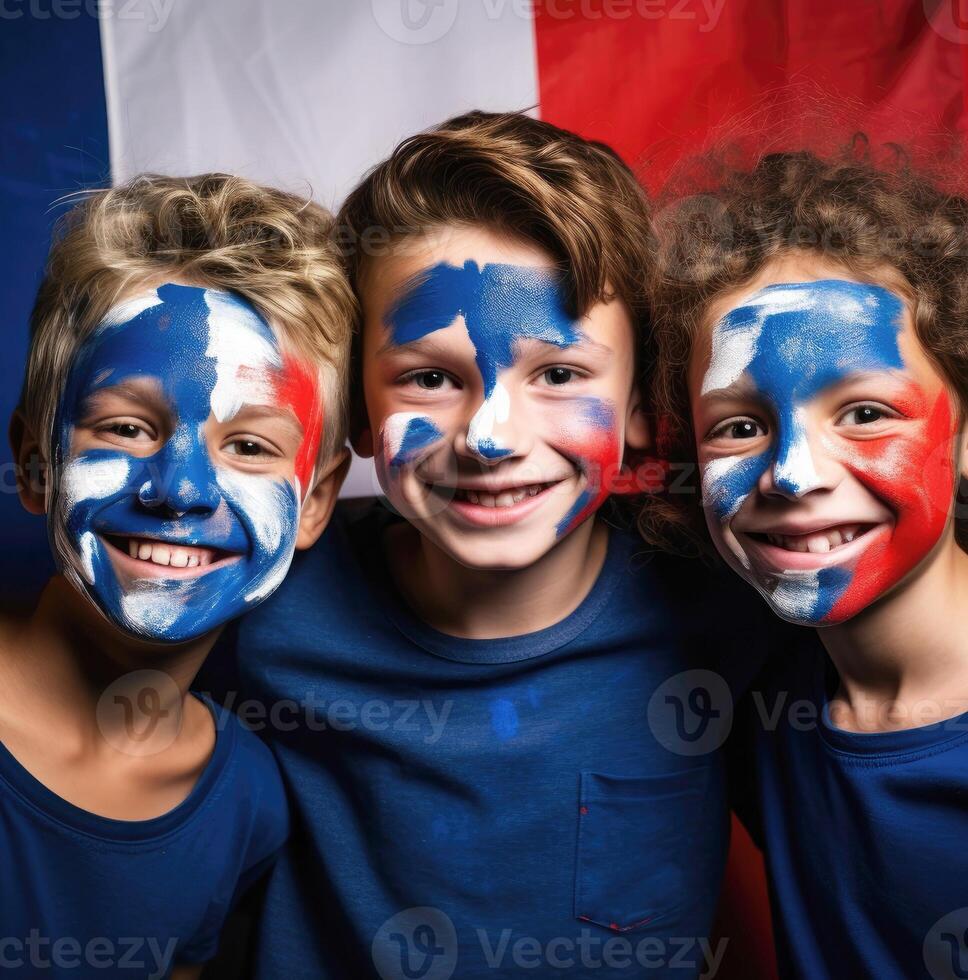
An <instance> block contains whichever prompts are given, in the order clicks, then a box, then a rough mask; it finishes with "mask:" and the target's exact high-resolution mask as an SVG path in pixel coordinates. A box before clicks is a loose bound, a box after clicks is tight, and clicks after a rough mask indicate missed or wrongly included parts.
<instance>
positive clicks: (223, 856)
mask: <svg viewBox="0 0 968 980" xmlns="http://www.w3.org/2000/svg"><path fill="white" fill-rule="evenodd" d="M329 236H330V218H329V216H328V215H327V214H326V213H325V212H323V211H322V210H321V209H320V208H318V207H316V206H315V205H313V204H312V203H310V202H308V201H305V200H301V199H299V198H296V197H294V196H292V195H289V194H285V193H282V192H280V191H275V190H270V189H268V188H264V187H260V186H258V185H256V184H253V183H251V182H249V181H246V180H242V179H240V178H236V177H229V176H226V175H221V174H208V175H203V176H201V177H195V178H187V179H179V178H170V177H160V176H144V177H139V178H137V179H135V180H134V181H132V182H131V183H129V184H125V185H123V186H120V187H116V188H114V189H111V190H106V191H100V192H96V193H93V194H91V195H89V196H88V197H87V199H86V200H85V201H83V203H81V204H79V205H78V206H77V207H75V208H74V209H73V210H72V211H71V212H70V213H69V214H68V215H67V217H66V221H65V223H64V225H63V226H62V228H61V229H60V232H59V234H58V236H57V238H56V239H55V242H54V244H53V246H52V249H51V253H50V258H49V263H48V267H47V270H46V273H45V276H44V279H43V282H42V284H41V286H40V291H39V293H38V297H37V302H36V305H35V308H34V312H33V318H32V331H31V344H30V352H29V360H28V364H27V372H26V379H25V382H24V389H23V395H22V399H21V402H20V406H19V408H18V409H17V412H16V413H15V415H14V418H13V420H12V422H11V426H10V435H11V441H12V443H13V448H14V453H15V456H16V459H17V461H18V463H19V473H20V480H19V492H20V497H21V500H22V502H23V504H24V506H25V507H26V508H27V510H29V511H30V512H31V513H34V514H37V515H44V514H45V515H46V518H47V524H48V529H49V536H50V542H51V547H52V549H53V552H54V555H55V558H56V560H57V565H58V574H57V575H56V576H55V577H54V578H53V579H51V581H50V582H49V583H48V585H47V587H46V588H45V589H44V591H43V594H42V595H41V596H40V599H39V601H38V603H37V605H36V608H35V609H33V610H32V611H31V612H30V613H29V614H28V615H26V616H25V617H23V618H17V617H12V616H4V618H3V619H2V620H0V692H2V693H0V922H2V927H3V936H4V939H3V941H2V944H0V957H2V959H0V964H2V967H3V970H4V972H5V973H10V974H11V975H14V976H29V977H39V976H58V977H61V976H75V975H83V976H91V975H94V974H95V972H96V971H103V970H108V971H109V972H110V973H111V975H123V974H124V973H125V972H126V971H127V970H129V969H130V970H135V971H137V975H139V976H151V977H162V976H168V975H169V972H170V971H171V970H172V969H174V971H175V972H174V974H173V975H174V976H177V977H189V976H196V975H197V974H198V972H199V969H200V964H202V963H204V962H205V961H206V960H208V959H210V958H211V957H212V955H213V954H214V952H215V948H216V944H217V942H218V937H219V932H220V930H221V927H222V923H223V921H224V920H225V917H226V915H227V914H228V912H229V910H230V908H231V907H232V906H233V904H234V902H235V900H236V899H237V898H238V897H239V896H240V895H241V894H242V893H243V892H244V891H245V890H246V889H247V887H248V886H249V885H250V884H251V883H252V882H253V881H255V880H256V879H257V878H259V877H260V876H261V875H262V874H263V873H264V872H265V871H266V869H267V868H268V867H269V866H270V865H271V863H272V862H273V861H274V859H275V856H276V854H277V853H278V851H279V849H280V847H281V846H282V844H283V842H284V840H285V838H286V835H287V829H288V817H287V807H286V801H285V795H284V792H283V787H282V782H281V780H280V778H279V773H278V770H277V769H276V766H275V763H274V762H273V760H272V757H271V755H270V753H269V752H268V750H267V749H266V748H265V747H264V746H263V745H262V744H261V743H260V742H259V741H258V740H257V739H256V738H255V736H254V735H252V733H251V732H248V731H246V730H245V729H244V728H243V727H242V726H241V725H240V724H239V723H238V721H237V720H236V719H235V718H234V717H233V716H231V715H229V714H228V713H227V712H225V711H223V710H222V709H220V708H218V707H217V706H216V705H215V704H213V703H212V702H211V701H210V700H209V699H207V698H204V697H202V696H200V695H195V694H193V693H192V691H191V690H190V688H191V685H192V683H193V680H194V678H195V675H196V672H197V671H198V669H199V667H200V665H201V664H202V662H203V661H204V659H205V657H206V655H207V654H208V652H209V650H210V649H211V647H212V645H213V643H214V642H215V639H216V637H217V636H218V635H219V633H220V631H221V629H222V628H223V626H224V625H225V623H226V622H227V621H229V620H230V619H232V618H233V617H235V616H237V615H239V614H240V613H244V612H246V611H248V610H249V609H252V608H253V607H255V606H256V605H257V604H258V603H259V602H261V601H262V600H263V599H265V597H266V596H268V595H269V594H270V593H271V592H272V591H273V590H274V589H275V588H276V586H277V585H278V584H279V582H280V581H281V580H282V578H283V577H284V576H285V573H286V570H287V568H288V566H289V563H290V561H291V560H292V556H293V552H294V550H295V549H298V548H306V547H307V546H308V545H310V544H311V543H312V542H313V541H315V539H316V538H317V537H318V536H319V534H320V532H321V530H322V528H323V526H324V524H325V523H326V520H327V518H328V515H329V512H330V509H331V507H332V505H333V502H334V500H335V496H336V492H337V490H338V487H339V483H340V479H341V476H342V473H343V471H344V470H345V464H346V450H345V449H344V448H343V442H344V439H345V418H344V416H345V412H344V390H345V378H346V364H347V358H348V354H349V346H350V333H351V330H352V327H353V324H354V322H355V316H356V304H355V302H354V300H353V297H352V294H351V293H350V291H349V288H348V285H347V283H346V280H345V277H344V275H343V273H342V270H341V268H340V265H339V262H338V259H337V256H336V253H335V251H334V249H333V247H332V244H331V242H330V239H329Z"/></svg>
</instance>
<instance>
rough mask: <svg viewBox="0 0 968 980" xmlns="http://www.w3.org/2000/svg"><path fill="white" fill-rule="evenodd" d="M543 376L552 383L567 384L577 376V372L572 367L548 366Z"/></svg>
mask: <svg viewBox="0 0 968 980" xmlns="http://www.w3.org/2000/svg"><path fill="white" fill-rule="evenodd" d="M542 377H543V378H544V380H545V381H546V382H547V383H548V384H550V385H566V384H568V382H569V381H571V380H572V378H574V377H575V372H574V371H572V369H571V368H566V367H553V368H548V370H547V371H545V373H544V374H543V375H542Z"/></svg>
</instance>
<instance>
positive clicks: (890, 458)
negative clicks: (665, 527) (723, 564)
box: [701, 280, 955, 625]
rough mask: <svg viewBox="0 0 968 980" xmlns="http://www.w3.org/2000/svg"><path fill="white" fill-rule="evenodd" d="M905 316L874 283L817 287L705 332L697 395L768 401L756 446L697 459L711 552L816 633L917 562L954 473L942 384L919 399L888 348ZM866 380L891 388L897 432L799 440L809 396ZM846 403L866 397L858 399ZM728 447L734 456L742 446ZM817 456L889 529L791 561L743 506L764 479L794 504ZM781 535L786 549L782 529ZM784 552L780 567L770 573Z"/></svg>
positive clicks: (834, 522) (893, 348) (940, 523)
mask: <svg viewBox="0 0 968 980" xmlns="http://www.w3.org/2000/svg"><path fill="white" fill-rule="evenodd" d="M903 312H904V311H903V306H902V303H901V300H900V299H899V298H898V297H897V296H895V295H894V294H893V293H891V292H889V291H888V290H886V289H883V288H881V287H879V286H871V285H865V284H861V283H855V282H847V281H841V280H823V281H818V282H806V283H791V284H779V285H773V286H767V287H766V288H764V289H762V290H760V291H759V292H757V293H755V294H754V295H753V296H750V297H748V298H746V299H745V300H743V302H742V303H741V304H740V305H739V306H737V307H735V308H734V309H732V310H731V311H730V312H729V313H727V314H726V316H724V317H723V318H722V320H720V322H719V323H718V324H717V325H716V327H715V329H714V333H713V341H712V354H711V359H710V363H709V368H708V370H707V372H706V374H705V377H704V379H703V383H702V392H701V394H702V395H703V396H706V395H710V394H711V393H714V392H721V391H722V389H728V388H731V387H732V386H737V390H738V391H745V390H747V389H748V390H749V391H750V393H751V395H752V397H754V398H755V399H756V400H757V401H759V402H760V403H762V404H764V405H765V406H766V407H767V409H768V412H769V415H770V416H771V417H772V424H771V426H770V428H771V431H770V433H769V436H770V445H769V448H768V449H767V450H766V451H765V452H762V453H760V454H758V455H755V456H749V455H734V456H719V457H715V458H712V459H710V460H709V461H708V462H706V464H705V466H704V469H703V502H704V506H705V508H706V512H707V519H708V522H709V524H710V530H711V532H712V534H713V537H714V539H715V540H716V543H717V546H720V549H721V550H723V549H727V550H728V552H729V554H728V555H727V557H728V558H729V557H731V558H733V559H734V560H735V561H736V562H738V564H739V565H740V566H741V568H742V572H741V574H743V575H744V577H746V578H747V579H748V580H750V581H751V582H752V584H754V585H755V586H756V587H757V588H758V589H759V590H760V591H761V592H762V593H763V594H764V595H765V597H766V598H767V600H768V601H769V602H770V603H771V604H772V605H773V607H774V609H775V610H776V611H777V612H778V613H779V614H780V615H781V616H783V617H784V618H787V619H790V620H793V621H795V622H800V623H808V624H814V625H817V624H829V623H835V622H842V621H844V620H845V619H849V618H851V617H852V616H855V615H857V613H858V612H860V611H861V610H862V609H864V608H865V607H866V606H867V605H869V604H870V603H871V602H873V601H874V600H875V599H876V598H878V597H879V596H881V595H883V594H884V593H885V592H886V591H888V590H889V589H891V588H892V587H893V586H895V585H897V584H898V582H900V581H901V580H902V579H903V578H904V577H905V576H906V575H907V574H908V573H909V572H910V571H911V570H912V569H913V568H915V567H916V566H917V565H918V564H919V563H920V562H921V561H922V560H923V559H924V558H925V557H926V556H927V555H928V553H929V552H930V551H931V550H932V548H933V547H934V546H935V545H936V544H937V542H938V540H939V539H940V537H941V535H942V533H943V531H944V528H945V526H946V524H947V521H948V516H949V514H950V511H951V507H952V501H953V493H954V479H955V476H954V467H953V464H952V460H951V456H950V453H949V452H947V449H948V448H949V447H950V440H951V438H952V436H953V435H954V433H955V424H954V419H953V415H952V412H951V407H950V403H949V399H948V396H947V394H946V393H945V392H944V390H941V391H940V393H938V394H936V395H934V396H929V395H927V393H926V392H925V391H924V390H923V389H922V388H921V387H920V386H919V385H918V384H916V383H914V382H913V381H911V380H910V377H909V375H907V374H906V370H907V365H906V364H905V363H904V359H903V357H902V354H901V349H900V346H899V334H900V331H901V330H902V328H903ZM874 373H880V374H884V373H887V374H892V375H894V377H895V382H896V383H900V384H901V388H900V389H899V390H897V391H896V392H893V393H892V395H891V401H892V403H893V404H894V405H895V406H896V407H897V409H898V410H899V412H900V413H901V418H902V419H903V420H905V421H904V424H903V425H901V426H894V427H893V428H892V429H891V430H890V431H888V432H886V433H885V435H884V436H883V437H882V438H877V437H876V436H867V437H865V438H862V439H861V438H854V439H848V438H846V437H842V436H838V435H832V436H831V435H826V436H825V437H824V438H822V439H819V440H811V438H810V432H809V424H810V423H809V407H810V404H811V402H812V401H813V400H814V399H816V398H817V397H818V396H820V395H821V394H822V393H824V392H826V391H829V390H830V389H831V388H832V387H833V386H835V385H837V384H840V383H843V382H845V381H848V380H850V379H851V378H855V377H861V376H863V375H865V374H874ZM874 395H875V398H874V399H867V401H870V400H877V396H879V395H880V392H879V391H878V389H877V388H876V387H875V388H874ZM852 401H853V402H854V403H855V404H858V405H861V404H864V403H865V399H864V398H856V399H852ZM834 432H836V430H834ZM735 443H736V441H735V440H734V443H733V444H735ZM737 448H738V449H739V450H740V451H742V440H738V447H737ZM939 448H941V449H944V450H945V451H944V452H939ZM821 454H822V455H821ZM815 456H816V457H817V458H815ZM820 460H822V461H824V462H825V465H826V461H827V460H831V461H833V462H835V463H836V464H837V465H839V466H841V467H843V469H844V470H845V471H846V472H847V473H849V474H850V475H851V476H852V477H853V478H854V480H855V481H856V482H857V484H860V485H861V486H862V487H863V488H865V490H866V492H867V495H868V496H867V497H866V499H868V500H870V501H872V502H873V504H874V505H875V509H876V508H877V507H879V508H880V509H881V510H886V511H887V512H890V513H891V514H892V515H893V525H892V526H887V525H885V526H883V527H879V526H877V527H868V528H866V529H865V528H861V529H860V530H859V532H858V533H857V534H856V537H854V536H853V535H854V532H853V531H850V532H848V533H850V534H851V539H850V540H849V541H847V542H845V543H842V544H840V545H838V544H836V543H834V544H833V545H832V547H831V548H830V553H829V554H824V553H822V552H821V553H819V554H818V553H810V552H804V551H803V550H802V549H801V550H798V551H796V552H795V553H794V552H793V551H792V550H790V549H787V548H786V547H785V546H784V547H783V548H782V550H781V548H780V547H773V544H772V542H769V543H766V544H764V543H763V542H762V541H757V533H758V536H759V538H765V537H766V536H767V535H768V534H769V533H770V527H769V526H768V525H769V520H765V522H764V520H761V521H760V522H759V524H758V525H757V532H748V531H747V529H746V526H745V525H744V523H743V521H744V518H743V514H744V512H745V511H744V508H746V505H747V503H748V501H749V502H750V503H754V502H755V503H757V504H760V503H762V500H761V498H760V497H757V498H756V500H755V501H750V496H751V495H753V494H759V489H758V488H759V486H760V482H761V480H762V479H763V478H764V476H765V475H766V474H767V473H769V476H770V485H771V487H772V489H773V491H774V497H775V496H776V495H783V496H784V497H785V498H787V500H789V501H799V500H802V499H804V498H808V497H809V495H810V493H811V492H812V491H814V490H815V489H817V488H818V487H820V486H822V485H823V481H822V479H821V477H820V476H819V474H818V461H820ZM834 506H836V505H834ZM849 509H850V508H848V510H849ZM796 513H797V511H796V504H795V503H790V504H789V505H788V506H785V507H784V515H785V517H786V518H787V519H788V520H792V519H793V518H794V517H795V516H796ZM738 515H739V516H738ZM824 516H825V518H827V519H828V520H827V522H826V524H825V525H824V526H825V527H827V528H832V529H836V527H837V526H838V525H839V526H843V527H845V528H852V527H853V524H854V523H855V522H856V523H857V524H864V522H863V521H860V520H858V519H857V517H856V512H855V513H854V514H852V513H850V512H846V513H844V512H841V513H837V514H834V513H832V512H831V505H826V507H825V512H824ZM745 520H746V521H747V522H748V521H749V520H750V518H749V517H748V516H747V517H746V518H745ZM773 520H774V527H777V526H778V525H777V524H776V523H775V518H774V519H773ZM888 524H890V522H888ZM868 535H869V537H868ZM779 536H780V538H781V539H782V540H784V541H785V540H786V539H787V538H789V537H791V536H792V535H791V534H789V533H787V534H784V533H780V534H779ZM834 540H835V541H836V539H834ZM829 543H830V542H829V541H828V544H829ZM841 548H842V549H843V550H844V555H843V558H842V560H839V554H838V553H839V550H840V549H841ZM783 554H786V555H788V556H789V563H790V567H777V563H778V562H779V561H780V560H781V556H782V555H783Z"/></svg>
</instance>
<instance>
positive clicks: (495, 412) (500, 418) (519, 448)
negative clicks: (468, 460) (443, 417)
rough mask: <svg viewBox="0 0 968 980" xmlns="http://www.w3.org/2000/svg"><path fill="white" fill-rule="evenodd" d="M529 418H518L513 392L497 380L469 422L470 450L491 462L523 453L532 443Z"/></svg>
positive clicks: (467, 437) (485, 460)
mask: <svg viewBox="0 0 968 980" xmlns="http://www.w3.org/2000/svg"><path fill="white" fill-rule="evenodd" d="M526 421H527V420H522V419H519V418H517V417H516V413H515V411H514V406H513V405H512V403H511V396H510V394H509V393H508V391H507V389H506V388H505V387H504V386H503V385H502V384H501V383H500V382H497V384H495V386H494V389H493V391H491V392H490V394H488V395H487V397H486V398H485V399H484V401H483V402H482V403H481V405H480V406H479V407H478V409H477V410H476V411H475V413H474V415H473V416H472V417H471V419H470V421H469V422H468V424H467V432H466V434H465V436H464V442H465V445H466V446H467V451H468V452H469V453H470V454H471V455H472V456H474V457H476V458H477V459H478V460H480V461H481V462H482V463H488V464H494V463H497V462H500V461H501V460H502V459H506V458H507V457H508V456H520V455H522V453H523V452H526V451H527V448H526V447H527V446H528V445H529V444H530V443H529V440H528V437H527V434H526V433H527V429H526Z"/></svg>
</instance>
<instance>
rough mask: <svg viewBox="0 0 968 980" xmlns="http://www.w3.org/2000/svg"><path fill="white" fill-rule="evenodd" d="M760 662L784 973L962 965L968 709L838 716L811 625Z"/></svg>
mask: <svg viewBox="0 0 968 980" xmlns="http://www.w3.org/2000/svg"><path fill="white" fill-rule="evenodd" d="M804 632H806V631H804ZM811 632H812V631H811ZM764 674H765V676H764V678H763V679H762V680H760V681H757V683H756V685H755V686H756V688H758V689H759V690H758V692H751V696H750V699H749V703H748V704H744V708H743V711H744V715H745V716H746V724H747V725H748V726H749V728H748V730H749V732H750V735H751V738H752V744H753V745H754V746H755V753H756V777H757V779H756V782H757V790H756V796H757V797H758V803H759V813H758V814H757V815H756V816H755V817H754V830H756V831H757V833H758V835H759V837H760V839H761V841H762V844H763V845H764V850H765V855H766V861H767V868H768V871H769V875H770V885H771V892H772V904H773V922H774V929H775V933H776V942H777V953H778V957H779V962H780V969H781V975H782V976H784V977H803V978H809V980H833V978H836V980H840V978H849V980H853V978H855V977H876V978H877V980H911V978H914V977H933V978H935V980H948V978H956V977H968V857H966V846H968V844H966V842H968V714H961V715H958V716H956V717H954V718H951V719H948V720H947V721H943V722H939V723H936V724H932V725H927V726H925V727H921V728H912V729H907V730H904V731H894V732H885V733H870V734H858V733H853V732H847V731H844V730H843V729H840V728H837V727H835V726H834V725H833V724H832V722H831V720H830V718H829V716H828V713H827V710H828V709H827V706H828V703H829V702H828V697H829V696H830V695H831V694H832V693H833V691H835V689H836V677H835V673H834V668H833V666H832V664H831V663H830V661H829V659H828V658H827V655H826V653H825V651H824V650H823V647H822V646H821V645H820V642H819V640H818V639H816V636H815V635H814V636H810V635H809V634H808V635H806V636H804V638H803V639H802V641H801V643H800V644H799V648H798V649H796V650H794V649H793V648H791V649H790V650H788V652H787V654H786V655H785V656H783V657H782V658H777V659H776V662H775V663H773V664H771V666H770V668H768V669H767V671H765V672H764ZM747 744H749V743H747ZM757 824H758V826H757Z"/></svg>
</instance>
